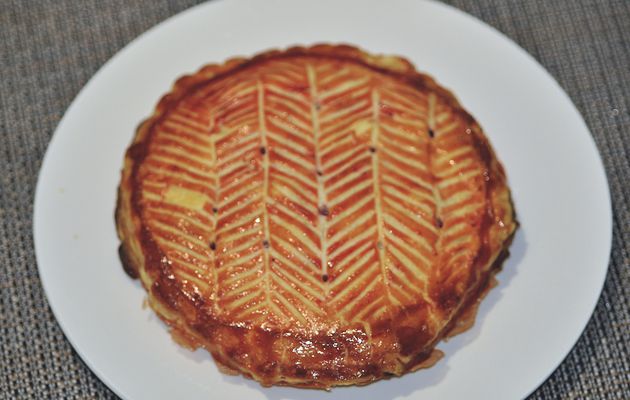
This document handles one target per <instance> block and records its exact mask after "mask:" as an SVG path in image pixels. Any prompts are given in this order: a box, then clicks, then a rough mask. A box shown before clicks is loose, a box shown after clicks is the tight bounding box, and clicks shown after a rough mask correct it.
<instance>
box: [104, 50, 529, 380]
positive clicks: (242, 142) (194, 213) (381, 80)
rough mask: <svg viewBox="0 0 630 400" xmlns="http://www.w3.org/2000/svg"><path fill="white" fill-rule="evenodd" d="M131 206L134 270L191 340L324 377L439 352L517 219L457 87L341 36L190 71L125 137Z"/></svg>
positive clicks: (239, 369)
mask: <svg viewBox="0 0 630 400" xmlns="http://www.w3.org/2000/svg"><path fill="white" fill-rule="evenodd" d="M116 221H117V228H118V235H119V237H120V239H121V246H120V256H121V259H122V261H123V265H124V268H125V270H126V271H127V273H128V274H129V275H131V276H132V277H134V278H135V277H138V278H140V280H141V281H142V285H143V286H144V288H145V289H146V291H147V293H148V299H149V304H150V306H151V307H152V308H153V310H155V312H156V313H157V314H158V315H159V316H160V317H161V318H162V319H163V320H164V321H166V323H167V324H168V325H169V326H170V328H171V332H172V334H173V337H174V338H175V339H176V340H177V341H178V342H179V343H181V344H184V345H186V346H188V347H191V348H197V347H203V348H205V349H207V350H208V351H209V352H210V353H211V354H212V356H213V357H214V359H215V360H216V362H217V363H218V365H219V366H220V368H221V369H222V370H223V371H226V372H231V373H240V374H243V375H245V376H247V377H250V378H253V379H256V380H257V381H259V382H260V383H261V384H263V385H265V386H268V385H291V386H298V387H313V388H330V387H332V386H336V385H353V384H357V385H362V384H367V383H370V382H372V381H375V380H378V379H381V378H386V377H390V376H399V375H402V374H405V373H407V372H410V371H414V370H416V369H419V368H423V367H428V366H430V365H431V364H432V363H434V362H436V361H437V360H438V359H439V357H440V355H441V353H440V352H439V351H438V350H436V349H435V347H436V345H437V344H438V342H439V341H440V340H442V339H444V338H446V337H447V336H449V335H452V334H455V333H458V332H460V331H462V330H464V329H465V328H467V327H468V326H470V324H472V322H473V320H474V313H475V310H476V305H477V303H478V301H479V300H480V299H481V297H482V296H483V294H484V292H485V291H486V290H487V289H488V288H489V287H490V286H491V282H492V280H493V275H494V273H495V272H496V271H497V270H498V269H499V268H500V266H501V262H502V261H503V259H504V258H505V256H506V255H507V249H508V246H509V244H510V242H511V239H512V237H513V234H514V231H515V229H516V226H517V223H516V221H515V217H514V210H513V207H512V203H511V200H510V192H509V189H508V187H507V184H506V177H505V174H504V171H503V168H502V167H501V164H500V163H499V161H498V160H497V158H496V156H495V154H494V152H493V150H492V148H491V147H490V144H489V143H488V140H487V139H486V137H485V136H484V134H483V132H482V130H481V128H480V127H479V125H478V124H477V123H476V122H475V120H474V119H473V118H472V117H471V116H470V115H469V114H468V113H467V112H466V111H465V110H464V109H462V107H461V106H460V105H459V103H458V102H457V100H456V99H455V97H454V96H453V95H452V94H451V93H450V92H449V91H447V90H445V89H443V88H442V87H440V86H438V85H437V84H436V83H435V81H434V80H433V79H431V78H430V77H428V76H427V75H424V74H421V73H418V72H416V71H415V69H414V67H413V66H412V65H411V64H410V63H409V62H408V61H406V60H405V59H402V58H399V57H390V56H374V55H370V54H367V53H365V52H363V51H361V50H359V49H357V48H354V47H351V46H343V45H340V46H331V45H317V46H313V47H309V48H302V47H295V48H290V49H288V50H285V51H270V52H266V53H263V54H260V55H257V56H255V57H253V58H250V59H245V58H236V59H232V60H229V61H227V62H226V63H225V64H223V65H208V66H205V67H203V68H202V69H201V70H200V71H199V72H197V73H195V74H193V75H190V76H185V77H183V78H181V79H179V80H178V81H177V82H176V83H175V85H174V87H173V88H172V91H171V92H170V93H169V94H167V95H165V96H164V97H163V98H162V99H161V100H160V102H159V103H158V105H157V107H156V110H155V112H154V114H153V116H151V117H150V118H148V119H147V120H146V121H144V122H143V123H142V124H141V125H140V127H139V128H138V130H137V132H136V135H135V139H134V140H133V144H132V145H131V146H130V147H129V149H128V151H127V154H126V157H125V162H124V168H123V171H122V180H121V183H120V188H119V194H118V206H117V211H116Z"/></svg>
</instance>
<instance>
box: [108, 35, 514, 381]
mask: <svg viewBox="0 0 630 400" xmlns="http://www.w3.org/2000/svg"><path fill="white" fill-rule="evenodd" d="M300 57H309V58H310V59H317V58H320V59H330V60H335V61H336V62H340V63H346V64H352V65H359V66H361V67H362V68H366V69H368V70H370V71H373V73H374V74H377V75H379V76H385V77H387V78H388V79H390V78H391V79H392V80H393V81H396V82H399V83H401V84H404V85H406V86H407V87H410V88H413V89H414V90H415V91H417V92H418V93H420V94H422V95H427V94H428V95H427V96H429V97H431V96H434V97H433V99H434V100H433V103H435V104H436V105H435V107H441V108H442V110H446V111H445V112H447V113H450V114H452V115H453V116H452V117H449V118H451V119H452V120H453V121H455V122H456V123H457V124H459V125H460V126H461V127H462V128H461V129H462V132H464V135H462V136H461V137H457V138H455V139H453V140H457V141H459V142H458V143H460V142H461V145H462V146H463V144H464V143H469V144H468V145H467V146H470V147H471V148H474V149H475V154H476V155H475V158H474V163H475V164H474V165H476V167H475V169H477V170H480V171H481V175H479V176H480V177H482V178H475V179H476V180H474V182H473V183H470V185H472V186H474V187H475V188H477V189H478V190H477V189H475V190H476V191H475V192H474V193H478V194H479V196H481V197H479V198H480V199H482V200H483V207H481V208H479V211H476V213H472V214H471V215H470V216H469V217H467V218H469V224H468V225H470V226H468V225H466V228H465V229H469V230H470V232H471V238H472V239H471V240H473V241H474V244H473V245H471V246H472V247H471V249H472V250H470V251H471V253H470V254H468V253H467V254H468V255H467V256H466V257H464V258H463V259H462V258H461V257H460V258H459V259H457V260H458V261H457V262H458V263H459V264H457V268H458V269H459V270H462V271H463V272H462V273H459V272H458V273H457V274H454V272H453V270H454V268H455V267H454V266H453V265H447V264H449V263H451V261H449V260H453V259H455V258H453V257H454V252H455V250H449V252H448V253H444V254H436V255H435V263H436V264H435V265H437V266H436V267H435V268H432V269H431V270H430V273H429V277H428V278H427V279H428V284H427V290H426V293H427V294H426V296H427V297H423V298H420V297H418V298H416V299H415V301H414V302H412V303H410V304H405V305H404V306H397V307H393V306H392V307H390V309H388V310H387V314H386V315H387V316H386V317H382V318H378V319H373V320H369V319H366V320H365V321H358V322H348V321H345V320H343V321H342V320H341V319H338V318H337V316H335V315H334V314H332V316H331V315H329V316H328V317H326V318H327V319H326V318H324V319H319V320H315V319H313V320H312V321H316V322H317V324H315V323H314V322H313V323H310V322H309V321H311V320H309V321H307V323H296V322H295V321H293V322H291V321H288V322H286V321H285V322H286V323H284V324H282V323H277V321H276V320H274V319H270V320H266V321H265V322H264V323H260V324H256V323H255V321H254V320H251V321H250V320H239V319H237V318H234V317H233V315H230V314H229V313H220V312H218V311H217V310H218V307H219V305H218V304H219V303H218V301H216V296H217V294H216V293H215V292H212V291H210V292H208V293H209V294H208V293H203V291H202V290H199V288H198V287H195V286H194V283H191V282H194V280H193V279H192V278H191V280H190V281H189V280H185V279H181V277H178V276H177V271H176V270H174V268H173V267H172V262H173V260H172V259H171V257H170V256H169V254H168V253H167V252H165V250H164V249H163V248H162V247H161V245H160V244H159V243H158V239H156V237H155V233H154V232H152V229H151V227H150V224H149V223H148V221H147V219H148V218H150V217H149V216H147V214H146V209H145V208H146V207H145V204H146V202H145V203H143V199H142V198H143V197H142V196H143V195H144V194H143V191H142V180H143V179H144V177H145V176H146V175H142V172H141V171H140V170H141V168H142V166H143V165H144V163H145V162H146V160H147V157H148V156H149V155H150V153H151V151H152V149H151V147H150V145H151V143H152V141H154V140H155V139H154V135H156V133H155V132H156V131H157V128H156V127H157V126H159V125H160V123H161V121H163V119H164V118H166V116H167V115H168V113H169V112H170V110H172V109H174V108H176V107H178V105H179V104H180V103H181V102H182V101H185V100H186V99H187V98H188V97H190V96H191V95H192V94H194V93H195V91H196V90H201V88H204V87H208V85H211V84H212V83H213V82H215V81H220V80H222V79H225V78H226V77H229V76H231V75H234V74H238V73H241V72H242V71H245V70H247V69H248V68H255V67H256V66H259V65H263V64H265V63H268V62H273V61H275V60H279V59H288V60H292V59H296V58H300ZM436 119H437V117H436ZM455 122H454V123H455ZM436 124H437V123H436ZM429 125H430V124H429ZM430 129H431V128H430ZM458 129H459V128H458ZM449 140H450V139H449ZM451 141H452V140H451ZM443 145H444V146H451V145H452V143H451V142H448V143H446V142H444V144H443ZM428 146H429V150H428V151H429V153H431V152H433V153H431V154H434V157H436V155H435V154H438V152H437V151H438V150H443V151H444V149H440V148H438V147H439V146H442V144H435V143H434V144H429V145H428ZM261 152H262V150H261ZM428 160H429V162H430V163H434V164H435V163H436V161H431V158H430V157H429V159H428ZM432 165H433V164H432ZM431 179H433V180H435V181H436V182H437V179H439V178H438V177H437V176H433V178H431ZM471 190H472V189H471ZM438 198H439V196H438ZM441 200H443V199H441ZM436 204H437V202H436ZM436 207H437V206H436ZM441 207H444V208H445V209H446V208H448V207H451V206H450V205H448V204H446V203H444V205H442V206H441ZM327 213H328V211H326V218H328V215H327ZM445 215H446V214H445ZM454 215H455V214H454ZM456 219H457V218H456V217H455V216H454V217H452V221H451V220H447V219H446V217H445V220H444V222H442V221H441V222H440V224H442V223H444V224H445V226H447V225H448V224H451V225H456V224H457V223H459V224H462V221H459V220H457V221H456ZM116 222H117V227H118V235H119V237H120V239H121V242H122V243H121V247H120V254H121V260H122V262H123V266H124V267H125V270H126V271H127V272H128V273H129V275H130V276H131V277H132V278H136V277H139V278H140V279H141V281H142V284H143V286H144V287H145V288H146V289H147V291H148V293H149V304H150V305H151V307H152V308H153V309H154V310H155V311H156V313H157V314H158V315H159V316H160V317H161V318H162V319H164V320H165V321H166V322H167V323H168V324H169V325H170V326H171V328H172V332H173V336H174V338H176V339H177V341H178V342H179V343H183V344H187V345H188V347H191V348H196V347H204V348H206V349H207V350H208V351H209V352H210V353H211V354H212V355H213V357H214V359H215V360H216V361H217V362H218V364H219V365H220V366H221V367H222V369H225V370H227V371H231V372H238V373H241V374H243V375H245V376H248V377H250V378H253V379H256V380H258V381H259V382H261V383H262V384H263V385H291V386H298V387H313V388H329V387H331V386H337V385H353V384H356V385H362V384H367V383H370V382H372V381H374V380H378V379H382V378H387V377H389V376H393V375H397V376H399V375H402V374H404V373H406V372H409V371H414V370H416V369H418V368H423V367H428V366H430V365H432V363H433V362H435V361H437V359H439V352H438V351H436V350H435V346H436V344H437V343H438V342H439V341H440V340H442V339H443V338H445V337H446V336H447V335H449V333H454V332H458V329H460V328H461V326H460V325H461V324H459V322H461V320H462V317H463V316H464V315H465V314H466V312H467V311H468V312H469V314H470V310H473V311H472V312H473V313H474V309H475V308H476V303H477V300H478V299H479V298H480V296H482V294H483V293H484V290H486V287H487V286H488V282H490V279H491V277H492V276H493V274H494V273H495V272H496V271H497V270H498V268H499V267H500V264H501V262H502V260H503V258H504V257H505V256H506V255H507V248H508V247H509V244H510V241H511V238H512V236H513V234H514V231H515V229H516V225H517V223H516V221H515V219H514V210H513V207H512V204H511V200H510V193H509V190H508V188H507V186H506V178H505V173H504V171H503V169H502V167H501V165H500V163H499V162H498V160H497V158H496V156H495V155H494V153H493V151H492V149H491V147H490V145H489V143H488V141H487V139H486V138H485V136H484V135H483V132H482V130H481V128H480V127H479V125H478V124H477V123H476V122H475V121H474V119H473V118H472V117H471V116H470V115H469V114H468V113H467V112H466V111H465V110H463V109H462V107H461V106H460V105H459V103H458V102H457V100H456V98H455V96H454V95H453V94H452V93H450V92H449V91H448V90H446V89H443V88H442V87H440V86H439V85H437V84H436V83H435V81H434V80H433V79H432V78H430V77H428V76H427V75H424V74H420V73H418V72H416V71H415V69H414V67H413V65H411V64H410V63H409V62H408V61H407V60H405V59H403V58H399V57H385V56H373V55H370V54H368V53H366V52H363V51H361V50H359V49H357V48H354V47H351V46H347V45H341V46H332V45H316V46H312V47H309V48H303V47H294V48H290V49H288V50H285V51H277V50H274V51H269V52H265V53H262V54H259V55H257V56H255V57H253V58H251V59H245V58H235V59H231V60H229V61H227V62H226V63H224V64H222V65H208V66H205V67H203V68H201V69H200V70H199V71H198V72H197V73H195V74H193V75H189V76H185V77H183V78H180V79H179V80H177V82H176V83H175V85H174V87H173V88H172V90H171V92H170V93H169V94H167V95H165V96H164V97H163V98H162V99H161V100H160V101H159V103H158V105H157V107H156V110H155V112H154V114H153V116H151V117H150V118H149V119H147V120H146V121H144V122H143V123H142V124H141V125H140V126H139V128H138V130H137V132H136V136H135V138H134V141H133V144H132V146H131V147H130V148H129V150H128V151H127V155H126V157H125V165H124V168H123V171H122V179H121V184H120V188H119V195H118V204H117V210H116ZM464 224H467V222H466V221H464ZM447 236H448V235H443V238H442V239H439V240H443V241H447V240H448V237H447ZM439 240H438V242H437V244H435V246H436V247H435V248H436V249H437V248H438V247H439ZM213 244H214V242H213ZM215 246H216V244H215ZM263 251H264V250H263ZM211 257H214V256H211ZM443 266H445V267H443ZM208 279H209V280H211V278H208ZM327 279H328V278H327V275H326V278H325V279H324V281H326V280H327ZM210 286H212V285H210ZM384 286H387V285H384ZM333 311H334V310H333ZM336 318H337V319H336ZM468 319H470V316H469V318H468ZM281 322H282V321H281ZM327 324H328V325H327Z"/></svg>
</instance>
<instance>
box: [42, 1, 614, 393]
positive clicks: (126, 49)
mask: <svg viewBox="0 0 630 400" xmlns="http://www.w3.org/2000/svg"><path fill="white" fill-rule="evenodd" d="M236 1H238V0H233V1H232V2H236ZM423 1H424V2H426V3H431V4H432V5H433V6H437V7H442V8H444V9H448V11H449V12H454V13H456V14H459V15H460V16H463V17H464V18H466V19H467V20H468V21H469V22H473V23H475V24H476V25H478V26H481V27H483V28H484V29H486V30H488V29H489V30H491V31H492V33H493V34H494V35H495V36H498V37H500V38H501V39H502V40H504V41H506V42H508V43H509V44H510V45H511V47H512V48H513V49H515V50H517V51H518V52H519V53H521V55H522V56H525V57H526V58H528V59H529V60H530V61H531V64H532V65H533V66H535V67H536V68H537V69H538V71H539V72H542V73H543V74H544V75H545V77H546V78H548V81H549V82H551V83H553V85H554V86H555V87H554V89H555V91H557V92H558V93H560V94H561V95H562V97H563V98H564V101H565V103H566V104H567V105H568V106H570V107H571V111H572V112H573V113H574V114H575V116H576V117H577V118H578V119H579V123H580V124H581V125H582V126H583V128H584V130H585V131H586V132H587V133H588V135H587V136H588V140H590V142H589V145H590V147H592V149H593V150H594V151H595V155H596V159H597V163H598V169H597V172H598V175H600V179H603V183H604V186H605V189H606V190H604V191H603V192H601V193H600V195H603V196H604V197H605V198H604V199H603V200H605V203H606V204H607V208H606V209H605V210H601V212H604V213H606V225H607V227H608V229H607V230H606V232H607V237H606V240H605V242H606V243H607V251H606V253H607V257H606V263H605V268H603V270H604V272H603V273H602V274H601V281H600V282H599V283H598V285H597V286H598V288H599V289H598V291H597V296H594V301H593V302H592V305H591V307H590V311H589V313H588V314H587V317H585V318H584V322H583V324H581V325H582V326H581V329H580V330H579V332H577V333H576V334H575V338H574V339H572V340H570V341H569V342H570V345H568V346H567V350H566V352H565V354H564V356H563V357H562V358H561V359H560V360H558V361H557V363H555V366H554V367H553V368H552V369H551V370H550V371H548V372H547V373H546V376H545V377H544V379H542V380H540V382H539V383H538V384H537V385H536V386H535V387H533V388H531V390H530V391H529V392H528V393H526V397H527V396H529V395H531V394H532V393H533V392H535V391H536V390H537V389H538V388H539V387H541V386H542V385H544V384H545V383H546V382H547V381H548V380H549V378H550V377H551V375H553V373H554V372H555V371H556V370H557V369H558V368H559V367H560V366H561V365H562V363H563V362H564V361H565V360H566V359H567V358H568V356H569V355H570V353H571V352H572V350H573V349H574V348H575V346H576V344H577V342H578V341H579V340H580V338H581V337H582V336H583V335H584V332H585V330H586V328H587V326H588V324H589V323H590V322H591V320H592V319H593V315H594V312H595V310H596V307H597V305H598V303H599V301H600V299H601V295H602V292H603V290H604V286H605V283H606V279H607V277H608V274H609V273H610V271H609V266H610V259H611V251H612V240H613V229H614V226H613V222H614V221H613V218H614V213H613V208H612V196H611V193H610V184H609V180H608V176H607V173H606V168H605V164H604V162H603V158H602V154H601V151H600V149H599V147H598V146H597V142H596V141H595V138H594V136H593V134H592V132H591V130H590V128H589V126H588V125H587V123H586V121H585V120H584V117H583V116H582V114H581V113H580V111H579V110H578V109H577V107H576V105H575V104H574V102H573V100H572V99H571V97H570V96H569V95H568V94H567V92H566V91H565V90H564V88H563V87H562V86H561V85H560V84H559V82H558V81H557V80H556V79H555V78H554V76H552V75H551V74H550V73H549V72H548V71H547V69H546V68H545V67H544V66H543V65H542V64H541V63H540V62H539V61H538V60H537V59H536V58H534V57H533V56H532V55H531V54H530V53H529V52H527V51H526V50H525V49H523V48H522V47H521V46H520V45H519V44H518V43H516V42H515V41H514V40H513V39H512V38H511V37H509V36H507V35H506V34H504V33H502V32H501V31H499V30H498V29H497V28H495V27H494V26H492V25H490V24H489V23H486V22H485V21H483V20H481V19H479V18H478V17H476V16H474V15H472V14H468V13H466V12H465V11H463V10H461V9H459V8H456V7H454V6H451V5H449V4H445V3H442V2H439V1H437V0H423ZM223 2H225V0H223V1H211V2H204V3H200V4H197V5H194V6H192V7H189V8H187V9H184V10H183V11H181V12H179V13H176V14H173V15H171V16H169V17H168V18H166V19H164V20H162V21H160V22H158V23H157V24H155V25H153V26H152V27H150V28H149V29H147V30H145V31H144V32H142V33H141V34H140V35H138V36H137V37H135V38H134V39H132V40H131V41H129V42H128V43H127V44H125V45H124V46H123V47H122V48H120V49H119V50H118V51H116V52H115V53H114V54H113V55H112V56H111V57H110V58H109V59H108V60H107V61H106V62H105V63H103V64H102V65H101V66H100V67H99V68H98V70H97V71H96V72H95V73H94V74H93V75H92V76H91V77H90V78H89V80H88V81H87V82H86V83H85V84H84V85H83V86H82V87H81V89H80V90H79V91H78V92H77V94H76V95H75V97H74V98H73V100H72V101H71V103H70V105H69V106H68V108H67V109H66V111H65V112H64V114H63V116H62V118H61V119H60V121H59V123H58V124H57V127H56V128H55V130H54V132H53V134H52V135H51V138H50V141H49V142H48V144H47V147H46V151H45V154H44V157H43V159H42V163H41V166H40V168H39V171H38V176H37V183H36V188H35V194H34V198H33V222H32V224H33V225H32V234H33V242H34V248H35V255H36V261H37V270H38V275H39V278H40V281H41V284H42V287H43V289H44V293H45V296H46V301H47V303H48V305H49V307H50V309H51V310H52V312H53V315H54V316H55V320H56V322H57V323H58V324H59V326H60V327H61V329H62V331H63V333H64V336H65V338H66V339H67V340H68V342H69V343H70V344H71V346H72V348H73V350H74V351H75V352H76V353H77V354H78V355H79V357H80V358H81V360H82V361H83V362H84V363H85V364H86V365H87V366H88V367H89V368H90V370H91V371H92V372H93V373H94V374H95V375H96V376H97V377H98V379H100V380H101V382H103V383H104V384H105V385H106V386H107V387H108V388H109V390H111V391H113V392H114V393H115V394H116V395H118V396H119V397H121V398H126V396H125V393H123V392H121V391H119V388H118V387H117V385H116V384H115V383H114V382H113V381H112V380H111V379H110V377H109V376H108V375H107V374H106V373H105V372H103V371H102V370H101V369H100V368H99V366H98V365H96V364H95V363H94V362H93V360H92V359H91V358H90V357H89V355H87V354H86V353H85V349H84V348H83V346H82V345H81V344H79V343H77V341H76V338H74V339H73V334H72V332H71V331H70V330H69V329H68V327H67V325H66V323H65V322H64V317H63V316H62V314H63V313H62V312H61V311H60V310H59V309H58V307H59V304H58V303H56V302H55V301H53V300H52V299H53V297H54V295H52V293H53V292H54V289H52V288H51V287H50V281H48V280H47V279H45V275H46V273H47V272H46V271H45V268H44V267H42V265H43V264H45V262H43V261H42V257H43V256H42V254H41V252H42V250H41V241H42V239H43V238H42V235H43V233H41V224H42V217H41V214H42V206H41V204H42V202H43V200H42V197H43V196H44V194H43V193H42V191H43V189H42V186H43V185H42V181H43V179H45V172H44V171H45V170H46V169H47V166H48V170H50V167H49V165H50V163H51V161H50V159H51V158H52V156H51V154H52V153H53V151H54V150H52V149H55V148H56V145H55V144H56V143H57V142H58V141H59V137H60V135H61V134H60V133H59V132H61V131H63V128H64V126H65V123H67V119H69V118H70V116H71V115H72V111H73V110H74V109H75V108H76V107H77V104H79V103H80V102H81V100H82V99H83V97H84V96H85V93H86V92H88V91H89V90H90V89H91V87H92V86H93V84H94V82H95V81H96V80H97V79H98V78H99V77H100V76H102V75H103V72H104V71H105V70H107V69H108V68H109V67H110V66H111V65H113V64H115V63H116V62H117V61H118V60H119V59H121V58H123V57H124V56H125V55H126V54H127V53H130V52H133V51H134V50H135V49H136V47H137V45H138V44H139V43H141V42H143V41H144V40H145V39H146V38H147V37H150V36H151V35H153V34H154V33H156V32H158V31H160V30H162V29H163V28H164V27H165V26H167V25H170V24H176V23H178V22H179V21H181V20H183V19H185V18H186V17H187V16H188V15H191V14H194V13H196V12H198V11H199V10H200V9H202V8H206V7H214V6H215V5H216V4H217V3H223ZM57 147H58V146H57ZM38 243H39V244H38Z"/></svg>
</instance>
